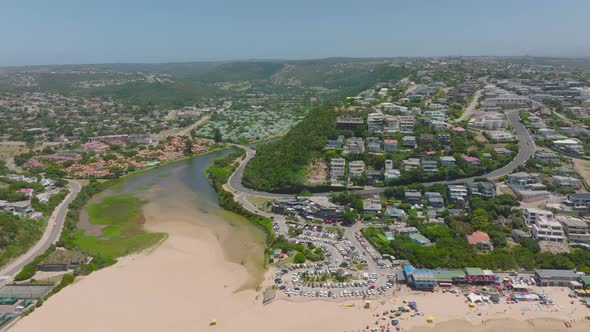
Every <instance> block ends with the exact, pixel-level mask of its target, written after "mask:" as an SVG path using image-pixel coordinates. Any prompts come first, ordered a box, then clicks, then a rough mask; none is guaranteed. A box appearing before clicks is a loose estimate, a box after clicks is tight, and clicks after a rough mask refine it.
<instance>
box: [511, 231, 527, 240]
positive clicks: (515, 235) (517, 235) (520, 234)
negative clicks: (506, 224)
mask: <svg viewBox="0 0 590 332" xmlns="http://www.w3.org/2000/svg"><path fill="white" fill-rule="evenodd" d="M510 236H511V237H512V239H513V240H514V241H516V242H520V240H522V239H529V238H531V235H530V234H529V233H528V232H525V231H523V230H521V229H513V230H512V232H510Z"/></svg>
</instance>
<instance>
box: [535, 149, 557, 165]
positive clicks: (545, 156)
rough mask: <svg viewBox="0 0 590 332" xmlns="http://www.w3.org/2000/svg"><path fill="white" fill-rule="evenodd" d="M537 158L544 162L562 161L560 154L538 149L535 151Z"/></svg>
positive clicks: (554, 162)
mask: <svg viewBox="0 0 590 332" xmlns="http://www.w3.org/2000/svg"><path fill="white" fill-rule="evenodd" d="M535 160H537V161H540V162H544V163H553V164H559V163H560V162H561V158H560V157H559V155H557V154H555V153H553V152H546V151H537V152H536V153H535Z"/></svg>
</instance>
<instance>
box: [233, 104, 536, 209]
mask: <svg viewBox="0 0 590 332" xmlns="http://www.w3.org/2000/svg"><path fill="white" fill-rule="evenodd" d="M506 117H507V118H508V121H510V124H511V125H512V128H513V129H514V131H515V132H516V137H517V139H518V154H517V155H516V156H515V157H514V159H512V161H510V162H509V163H508V164H506V165H504V166H503V167H500V168H498V169H496V170H493V171H491V172H489V173H487V174H483V175H480V176H474V177H469V178H463V179H456V180H448V181H435V182H427V183H424V185H427V186H428V185H432V184H435V183H443V184H458V183H468V182H472V181H473V180H474V179H476V178H486V179H490V180H491V179H496V178H499V177H501V176H504V175H507V174H510V173H512V171H514V170H515V169H516V168H518V166H521V165H523V164H524V163H526V162H527V160H529V159H530V158H532V157H533V155H534V153H535V141H534V139H533V137H532V135H531V133H530V132H529V131H528V129H526V128H525V126H524V125H523V124H522V122H521V121H520V115H519V113H518V112H517V111H513V112H506ZM230 145H232V146H236V147H239V148H242V149H244V150H245V151H246V157H245V158H244V159H243V160H242V161H241V162H240V165H239V166H238V168H236V170H235V171H234V173H233V174H232V175H231V176H230V178H229V180H228V183H227V186H228V187H229V189H230V190H231V191H233V193H234V194H242V195H255V196H261V197H266V198H286V197H293V195H289V194H275V193H269V192H264V191H258V190H253V189H250V188H246V187H244V185H243V184H242V178H243V176H244V169H245V168H246V165H247V164H248V162H249V161H250V159H252V158H253V157H254V156H255V155H256V151H255V150H254V149H252V148H250V147H247V146H244V145H239V144H230ZM383 191H385V188H367V189H362V190H356V191H355V192H356V193H359V194H361V195H374V194H375V195H376V194H380V193H382V192H383ZM327 193H328V192H323V193H315V194H314V196H324V195H326V194H327Z"/></svg>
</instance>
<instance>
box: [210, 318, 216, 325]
mask: <svg viewBox="0 0 590 332" xmlns="http://www.w3.org/2000/svg"><path fill="white" fill-rule="evenodd" d="M209 325H210V326H214V325H217V319H215V318H214V319H212V320H211V321H210V322H209Z"/></svg>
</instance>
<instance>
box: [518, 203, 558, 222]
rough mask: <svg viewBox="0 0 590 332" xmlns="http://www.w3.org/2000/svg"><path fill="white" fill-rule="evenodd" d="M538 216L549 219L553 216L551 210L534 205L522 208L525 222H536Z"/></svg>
mask: <svg viewBox="0 0 590 332" xmlns="http://www.w3.org/2000/svg"><path fill="white" fill-rule="evenodd" d="M540 218H547V219H551V218H553V212H551V211H548V210H543V209H539V208H534V207H528V208H525V209H524V220H525V221H526V222H527V224H529V225H533V224H536V223H537V221H538V220H539V219H540Z"/></svg>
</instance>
